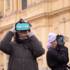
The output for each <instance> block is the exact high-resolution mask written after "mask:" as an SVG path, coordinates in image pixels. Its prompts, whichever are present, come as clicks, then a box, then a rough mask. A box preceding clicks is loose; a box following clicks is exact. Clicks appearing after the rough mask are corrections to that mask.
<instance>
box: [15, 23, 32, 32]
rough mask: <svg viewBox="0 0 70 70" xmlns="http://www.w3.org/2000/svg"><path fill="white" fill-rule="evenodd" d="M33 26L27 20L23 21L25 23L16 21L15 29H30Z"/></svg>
mask: <svg viewBox="0 0 70 70" xmlns="http://www.w3.org/2000/svg"><path fill="white" fill-rule="evenodd" d="M30 28H31V24H29V23H27V22H23V23H16V25H15V30H16V31H28V30H30Z"/></svg>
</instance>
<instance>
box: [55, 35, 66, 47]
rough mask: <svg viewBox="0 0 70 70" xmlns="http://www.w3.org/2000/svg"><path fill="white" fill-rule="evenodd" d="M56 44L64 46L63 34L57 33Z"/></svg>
mask: <svg viewBox="0 0 70 70" xmlns="http://www.w3.org/2000/svg"><path fill="white" fill-rule="evenodd" d="M56 40H57V44H58V45H60V46H64V44H65V42H64V36H63V35H57V38H56Z"/></svg>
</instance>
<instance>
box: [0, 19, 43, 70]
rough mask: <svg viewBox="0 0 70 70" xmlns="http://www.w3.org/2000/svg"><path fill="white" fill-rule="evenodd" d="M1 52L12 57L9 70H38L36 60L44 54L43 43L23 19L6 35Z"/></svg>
mask: <svg viewBox="0 0 70 70" xmlns="http://www.w3.org/2000/svg"><path fill="white" fill-rule="evenodd" d="M12 38H14V40H13V41H12ZM0 50H2V51H3V52H4V53H6V54H8V55H10V58H9V63H8V70H38V64H37V61H36V58H37V57H39V56H41V55H42V54H44V49H43V48H42V45H41V42H40V41H39V40H38V39H37V38H36V37H35V35H34V34H33V33H32V32H31V25H30V24H29V23H28V22H24V21H23V19H22V20H20V21H19V22H17V23H16V25H15V29H12V30H11V31H9V32H8V33H7V34H6V36H5V37H4V39H3V40H2V41H1V43H0Z"/></svg>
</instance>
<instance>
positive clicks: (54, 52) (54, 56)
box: [46, 47, 69, 70]
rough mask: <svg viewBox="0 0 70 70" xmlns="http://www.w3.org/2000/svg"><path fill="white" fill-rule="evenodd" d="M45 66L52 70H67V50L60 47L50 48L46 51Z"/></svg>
mask: <svg viewBox="0 0 70 70" xmlns="http://www.w3.org/2000/svg"><path fill="white" fill-rule="evenodd" d="M46 59H47V64H48V66H49V67H50V68H51V69H52V70H67V63H68V61H69V58H68V48H66V47H61V48H60V49H56V48H52V47H50V48H49V49H48V52H47V55H46Z"/></svg>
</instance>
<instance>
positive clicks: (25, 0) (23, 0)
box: [22, 0, 27, 9]
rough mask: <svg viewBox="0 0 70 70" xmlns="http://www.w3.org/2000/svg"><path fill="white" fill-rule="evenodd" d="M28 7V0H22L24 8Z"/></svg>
mask: <svg viewBox="0 0 70 70" xmlns="http://www.w3.org/2000/svg"><path fill="white" fill-rule="evenodd" d="M26 8H27V0H22V9H26Z"/></svg>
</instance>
